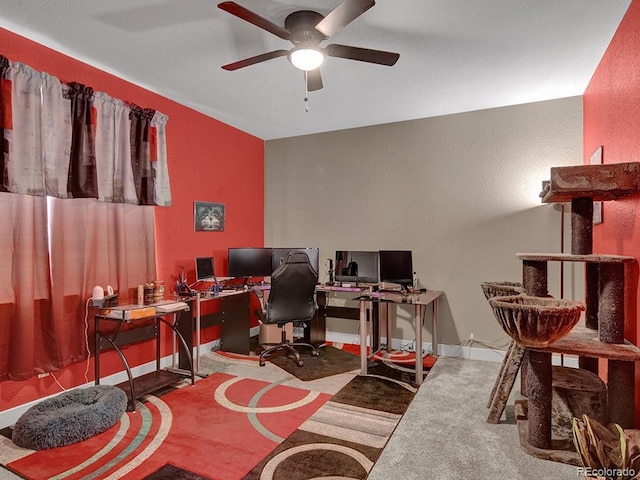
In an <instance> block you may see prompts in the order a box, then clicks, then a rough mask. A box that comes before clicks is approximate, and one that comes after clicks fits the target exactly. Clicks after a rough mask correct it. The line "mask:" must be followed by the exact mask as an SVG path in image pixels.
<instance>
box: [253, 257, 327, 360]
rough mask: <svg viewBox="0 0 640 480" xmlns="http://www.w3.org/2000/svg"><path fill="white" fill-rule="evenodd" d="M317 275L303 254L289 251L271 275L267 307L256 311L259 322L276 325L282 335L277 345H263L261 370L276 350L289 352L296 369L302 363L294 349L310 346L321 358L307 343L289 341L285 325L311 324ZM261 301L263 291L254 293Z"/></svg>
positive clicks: (316, 351) (315, 351)
mask: <svg viewBox="0 0 640 480" xmlns="http://www.w3.org/2000/svg"><path fill="white" fill-rule="evenodd" d="M317 282H318V272H316V271H315V269H314V268H313V267H312V266H311V263H310V262H309V257H308V256H307V254H306V253H302V252H291V253H289V254H288V255H287V257H286V258H285V260H284V262H283V263H282V264H281V265H280V266H279V267H278V268H276V269H275V270H274V271H273V273H272V274H271V289H270V291H269V297H268V299H267V302H266V305H263V307H262V310H260V311H258V312H257V313H258V316H259V317H260V320H261V321H262V323H266V324H273V323H276V324H278V327H280V330H281V332H282V341H281V342H280V343H264V344H261V346H263V345H264V346H268V347H270V348H267V349H266V350H264V351H263V352H262V353H261V354H260V366H261V367H264V364H265V357H267V356H269V355H270V354H271V353H273V352H275V351H277V350H289V351H290V352H291V353H293V354H294V355H295V357H296V362H297V364H298V366H299V367H301V366H302V365H303V364H304V363H303V361H302V360H301V359H300V354H299V353H298V351H297V350H296V349H295V348H294V347H309V348H311V353H312V355H320V354H319V353H318V350H316V348H315V347H314V346H313V345H311V344H310V343H302V342H290V341H289V340H287V335H286V331H285V328H284V326H285V325H286V324H287V323H291V322H306V321H310V320H311V319H312V318H313V317H314V315H315V313H316V310H317V308H318V305H317V304H316V299H315V290H316V283H317ZM256 293H257V294H258V296H259V297H260V298H261V299H262V292H261V291H259V290H256Z"/></svg>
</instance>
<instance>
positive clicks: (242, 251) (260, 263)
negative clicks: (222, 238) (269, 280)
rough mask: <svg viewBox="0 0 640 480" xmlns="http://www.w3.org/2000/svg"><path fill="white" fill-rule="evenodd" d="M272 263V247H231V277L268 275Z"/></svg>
mask: <svg viewBox="0 0 640 480" xmlns="http://www.w3.org/2000/svg"><path fill="white" fill-rule="evenodd" d="M272 264H273V249H271V248H229V276H230V277H243V278H249V277H268V276H270V275H271V272H272V268H273V267H272Z"/></svg>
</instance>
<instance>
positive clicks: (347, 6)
mask: <svg viewBox="0 0 640 480" xmlns="http://www.w3.org/2000/svg"><path fill="white" fill-rule="evenodd" d="M374 5H375V1H374V0H343V2H342V3H340V4H339V5H338V6H337V7H336V8H334V9H333V10H332V11H330V12H329V13H328V14H327V15H326V16H323V15H322V14H320V13H318V12H314V11H311V10H298V11H295V12H293V13H290V14H289V15H288V16H287V17H286V18H285V20H284V28H282V27H280V26H278V25H276V24H275V23H273V22H271V21H269V20H267V19H265V18H263V17H261V16H259V15H258V14H256V13H254V12H252V11H251V10H248V9H247V8H245V7H243V6H241V5H238V4H237V3H236V2H222V3H220V4H218V8H220V9H222V10H224V11H225V12H228V13H230V14H232V15H235V16H236V17H238V18H240V19H242V20H244V21H246V22H249V23H252V24H253V25H255V26H257V27H260V28H262V29H263V30H266V31H267V32H269V33H272V34H274V35H277V36H278V37H280V38H282V39H284V40H289V41H290V42H291V43H293V45H294V46H293V48H292V49H290V50H274V51H272V52H267V53H263V54H261V55H256V56H255V57H250V58H245V59H244V60H239V61H237V62H233V63H229V64H227V65H223V66H222V68H223V69H224V70H237V69H239V68H243V67H248V66H250V65H254V64H256V63H260V62H264V61H266V60H271V59H273V58H278V57H284V56H286V57H287V58H288V59H289V61H290V62H291V63H292V64H293V65H294V66H296V67H298V68H299V69H301V70H303V71H304V72H305V79H306V84H307V90H308V91H314V90H320V89H321V88H322V76H321V75H320V68H319V67H320V65H321V64H322V61H323V60H324V58H325V56H327V57H339V58H346V59H349V60H358V61H360V62H368V63H376V64H378V65H387V66H392V65H395V63H396V62H397V61H398V58H400V54H398V53H393V52H385V51H382V50H371V49H368V48H360V47H352V46H349V45H340V44H337V43H334V44H331V45H327V46H326V47H321V46H320V43H322V42H323V41H324V40H327V39H328V38H329V37H331V36H333V35H335V34H336V33H338V31H340V30H341V29H342V28H343V27H344V26H346V25H348V24H349V23H351V22H352V21H353V20H355V19H356V18H358V17H359V16H360V15H362V14H363V13H364V12H366V11H367V10H369V9H370V8H371V7H373V6H374Z"/></svg>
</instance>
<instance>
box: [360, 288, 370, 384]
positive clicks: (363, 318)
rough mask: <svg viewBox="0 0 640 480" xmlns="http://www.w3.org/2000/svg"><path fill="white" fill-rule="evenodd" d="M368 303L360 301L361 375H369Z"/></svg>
mask: <svg viewBox="0 0 640 480" xmlns="http://www.w3.org/2000/svg"><path fill="white" fill-rule="evenodd" d="M368 303H369V302H367V301H366V300H360V374H361V375H366V374H367V304H368Z"/></svg>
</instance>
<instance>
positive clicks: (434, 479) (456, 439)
mask: <svg viewBox="0 0 640 480" xmlns="http://www.w3.org/2000/svg"><path fill="white" fill-rule="evenodd" d="M499 368H500V364H498V363H491V362H481V361H475V360H462V359H453V358H443V357H441V358H439V359H438V361H437V362H436V364H435V366H434V367H433V368H432V369H431V372H429V375H427V378H426V380H425V383H424V384H423V385H422V386H421V387H420V389H419V390H418V393H417V394H416V396H415V397H414V399H413V402H412V403H411V405H409V408H408V410H407V412H406V413H405V415H404V416H403V417H402V420H400V423H399V424H398V426H397V428H396V430H395V432H394V433H393V435H392V436H391V439H390V440H389V442H388V443H387V445H386V447H385V449H384V451H383V452H382V455H380V457H379V458H378V461H377V462H376V464H375V465H374V466H373V469H372V470H371V472H370V473H369V476H368V477H367V479H368V480H389V479H390V478H402V479H403V480H460V479H463V478H464V479H478V480H480V479H482V480H485V479H487V480H488V479H491V480H529V479H530V480H539V479H545V480H546V479H553V480H564V479H566V480H575V479H576V478H581V477H580V476H579V475H578V472H577V468H576V467H572V466H569V465H564V464H561V463H554V462H550V461H547V460H540V459H537V458H534V457H531V456H529V455H527V454H526V453H524V451H522V449H521V448H520V443H519V440H518V431H517V427H516V425H515V419H514V418H513V402H510V403H509V404H508V407H507V412H506V413H507V415H506V420H505V419H503V421H502V422H501V423H500V424H497V425H495V424H493V425H492V424H488V423H486V418H487V413H488V409H487V408H486V403H487V400H488V398H489V394H490V392H491V387H492V386H493V382H494V380H495V378H496V376H497V374H498V370H499Z"/></svg>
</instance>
